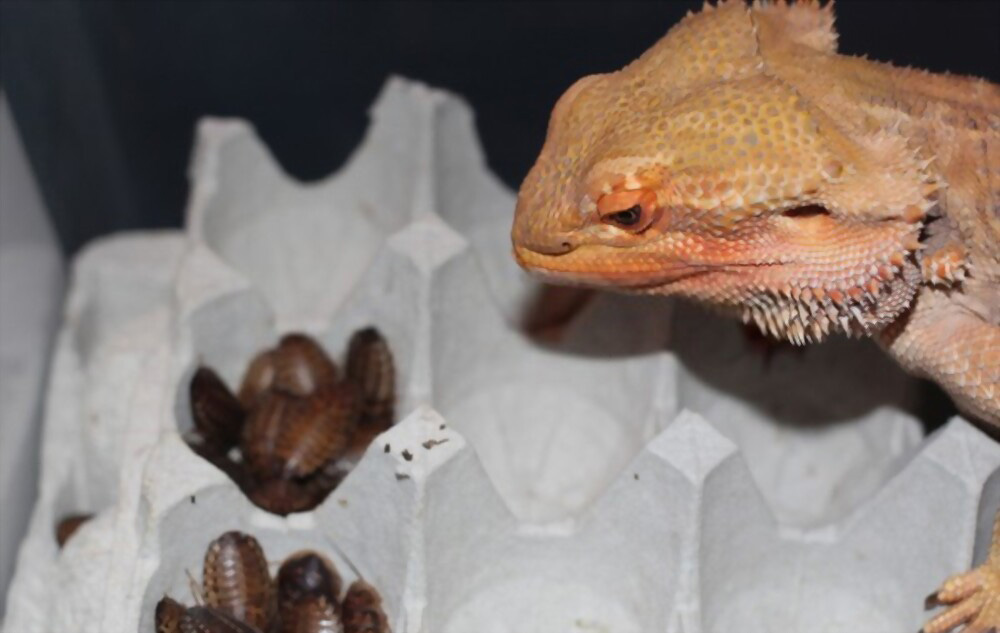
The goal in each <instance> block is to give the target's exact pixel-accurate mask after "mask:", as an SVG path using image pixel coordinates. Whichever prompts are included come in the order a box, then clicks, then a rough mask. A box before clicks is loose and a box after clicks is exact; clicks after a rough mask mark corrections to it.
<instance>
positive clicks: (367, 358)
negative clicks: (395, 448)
mask: <svg viewBox="0 0 1000 633" xmlns="http://www.w3.org/2000/svg"><path fill="white" fill-rule="evenodd" d="M345 373H346V375H347V378H348V379H350V380H353V381H354V382H356V383H357V384H358V385H359V386H360V388H361V403H362V404H361V420H360V427H362V428H365V427H368V428H372V429H377V433H381V432H382V431H384V430H386V429H388V428H389V427H390V426H392V422H393V416H394V414H395V406H396V367H395V364H394V362H393V360H392V351H390V349H389V343H388V342H387V341H386V340H385V338H384V337H383V336H382V334H381V333H380V332H379V331H378V330H377V329H375V328H373V327H368V328H364V329H362V330H358V331H357V332H355V333H354V335H353V336H351V342H350V344H349V345H348V350H347V368H346V372H345Z"/></svg>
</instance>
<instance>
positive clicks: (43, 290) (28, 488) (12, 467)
mask: <svg viewBox="0 0 1000 633" xmlns="http://www.w3.org/2000/svg"><path fill="white" fill-rule="evenodd" d="M62 289H63V267H62V256H61V255H60V250H59V245H58V244H57V243H56V238H55V234H54V233H53V231H52V227H51V226H50V224H49V220H48V216H47V214H46V211H45V205H44V204H43V203H42V199H41V196H40V195H39V193H38V187H37V186H36V184H35V180H34V177H33V176H32V173H31V167H30V166H29V165H28V161H27V157H26V156H25V154H24V147H23V146H22V145H21V139H20V137H19V136H18V134H17V129H16V128H15V127H14V119H13V117H11V113H10V108H9V107H8V106H7V99H6V97H5V96H4V95H3V93H0V617H2V616H3V613H4V612H5V604H6V596H7V584H8V582H9V581H10V577H11V575H12V574H13V573H14V560H15V556H16V554H17V547H18V544H19V543H20V541H21V537H22V536H23V535H24V531H25V528H26V527H27V526H28V517H29V516H30V512H31V508H32V506H33V505H34V502H35V493H36V489H37V485H36V484H37V482H38V464H39V459H38V439H39V437H40V432H39V430H40V427H41V406H40V405H41V395H42V389H43V387H44V382H45V376H46V368H47V367H48V359H49V347H50V342H51V338H52V334H53V333H54V331H55V326H56V325H57V322H58V318H57V317H58V310H59V305H60V302H61V300H62Z"/></svg>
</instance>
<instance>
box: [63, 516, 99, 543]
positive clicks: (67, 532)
mask: <svg viewBox="0 0 1000 633" xmlns="http://www.w3.org/2000/svg"><path fill="white" fill-rule="evenodd" d="M92 518H94V515H93V514H71V515H69V516H67V517H63V519H62V521H60V522H59V523H58V524H56V543H57V544H58V545H59V547H60V548H62V547H63V546H64V545H66V541H68V540H69V539H70V537H71V536H73V534H74V533H75V532H76V531H77V529H79V527H80V526H81V525H83V524H84V523H86V522H87V521H89V520H91V519H92Z"/></svg>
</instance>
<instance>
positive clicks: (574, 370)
mask: <svg viewBox="0 0 1000 633" xmlns="http://www.w3.org/2000/svg"><path fill="white" fill-rule="evenodd" d="M372 119H373V123H372V126H371V128H370V129H369V131H368V132H367V134H366V137H365V141H364V142H363V144H362V146H361V147H360V148H359V149H358V150H357V151H356V152H355V154H354V155H353V156H352V158H351V159H350V161H349V162H348V164H347V165H346V166H345V167H344V168H343V169H342V170H341V171H339V172H338V173H336V174H334V175H333V176H331V177H329V178H327V179H325V180H323V181H320V182H318V183H313V184H308V185H303V184H301V183H296V182H293V181H292V180H291V179H290V178H288V177H287V176H286V175H284V174H283V173H282V172H281V170H280V168H279V167H278V166H277V164H276V162H275V161H274V160H273V159H272V158H271V157H270V156H269V155H268V153H267V151H266V150H265V149H264V147H263V146H262V145H261V143H260V142H259V140H257V139H256V137H255V136H254V134H253V131H252V129H251V128H250V127H249V126H248V125H247V124H246V123H243V122H240V121H234V120H218V119H209V120H206V121H204V122H203V123H202V124H201V125H200V127H199V133H198V140H197V147H196V149H195V152H194V158H193V161H192V167H191V178H192V193H191V198H190V202H189V207H188V214H187V223H186V228H185V230H184V231H183V232H162V233H159V234H131V235H125V236H121V237H116V238H111V239H109V240H104V241H102V242H99V243H98V244H96V245H94V246H92V247H91V248H90V249H88V250H87V251H86V252H85V254H84V255H83V256H81V257H80V258H79V259H78V260H77V262H76V264H75V266H74V276H73V284H72V290H71V296H70V300H69V304H68V308H67V313H66V319H65V322H64V325H63V329H62V331H61V332H60V335H59V338H58V341H57V346H56V352H55V357H54V368H53V378H52V381H51V384H50V387H49V394H48V398H47V402H48V408H47V414H46V428H45V437H44V440H43V469H42V484H41V493H40V498H39V502H38V505H37V507H36V510H35V512H34V515H33V517H32V526H31V531H30V533H29V537H28V538H27V540H26V541H25V543H24V545H23V546H22V551H21V554H20V562H19V567H18V572H17V576H16V578H15V581H14V584H13V587H12V590H11V593H10V602H9V612H8V616H7V620H6V622H5V624H6V628H5V630H6V631H10V632H14V631H16V632H17V633H36V632H37V633H42V632H46V631H50V630H73V631H83V632H91V631H92V632H95V633H96V632H101V633H119V632H121V633H125V632H127V633H132V632H133V631H140V632H148V631H151V630H152V615H153V608H154V605H155V604H156V602H157V600H159V599H160V598H161V597H162V596H163V595H164V593H169V594H170V595H171V596H173V597H174V598H177V599H180V600H183V601H185V602H192V596H191V595H190V590H189V586H190V579H189V576H190V577H191V578H194V580H195V581H197V580H198V578H199V576H200V567H201V559H202V556H203V553H204V549H205V546H206V545H207V544H208V542H209V541H211V540H212V539H214V538H215V537H217V536H218V535H219V534H220V533H222V532H224V531H226V530H230V529H240V530H244V531H247V532H250V533H252V534H254V535H255V536H256V537H257V538H258V539H259V540H260V541H261V543H262V545H263V546H264V550H265V552H266V553H267V555H268V557H269V558H272V560H273V562H274V563H275V568H276V567H277V562H278V561H280V560H281V559H282V558H284V557H285V556H286V555H287V554H289V553H291V552H293V551H295V550H297V549H301V548H306V547H308V548H314V549H317V550H320V551H322V552H323V553H324V554H326V555H327V556H329V557H330V558H331V559H332V560H333V561H334V562H335V564H336V565H337V567H338V569H339V571H340V572H341V574H343V575H344V576H345V580H348V581H350V580H352V579H353V578H355V577H363V578H364V579H366V580H367V581H369V582H371V583H372V584H373V585H375V586H376V587H377V588H378V589H379V590H380V591H381V593H382V596H383V598H384V600H385V607H386V609H387V612H388V614H389V616H390V621H391V622H392V625H393V630H394V631H396V632H397V633H403V632H406V633H417V632H423V633H461V632H465V631H471V630H475V631H484V632H487V633H492V632H496V633H501V632H504V633H506V632H511V633H513V632H514V631H517V632H518V633H531V632H532V631H538V632H542V631H545V632H548V633H550V632H552V631H612V632H618V633H632V632H643V633H645V632H647V631H671V632H673V631H676V632H678V633H679V632H681V631H684V632H686V633H692V632H694V633H697V632H699V631H704V632H711V633H714V632H715V631H729V630H741V631H750V632H751V633H752V632H754V631H773V630H806V629H809V630H812V624H811V623H813V620H810V618H815V622H820V623H822V624H823V626H825V627H826V628H824V629H822V630H825V631H857V630H859V628H858V627H859V625H860V624H865V625H866V626H867V627H868V628H865V629H864V630H866V631H868V630H871V631H873V633H875V632H880V631H887V632H888V631H897V630H905V629H915V628H917V627H918V626H919V623H920V622H921V619H922V616H923V614H922V612H921V609H922V600H923V596H925V595H926V594H927V593H928V592H929V591H930V590H931V589H932V588H933V587H934V586H935V585H936V584H937V583H938V582H939V581H940V580H941V579H942V578H943V577H944V576H946V575H947V574H949V573H951V572H953V571H957V570H959V569H961V568H963V567H966V566H967V565H968V564H969V562H970V560H971V554H972V551H973V544H974V541H975V534H976V529H977V526H978V528H979V529H980V530H987V528H986V527H983V526H987V524H988V523H989V522H990V521H991V519H992V511H991V508H993V507H995V504H996V501H997V496H998V495H1000V492H998V484H1000V477H997V476H996V474H995V472H996V470H997V468H998V467H1000V448H998V447H997V445H996V444H994V443H991V442H990V440H988V439H987V438H985V436H983V435H982V434H981V433H980V432H978V431H976V430H975V429H974V428H973V427H971V426H970V425H969V424H968V423H966V422H964V421H962V420H961V419H955V420H953V421H952V422H950V423H949V424H948V425H947V426H946V427H945V428H943V429H942V430H940V431H939V432H938V433H937V434H936V435H935V436H933V437H931V438H929V439H928V440H926V441H923V442H921V438H920V437H919V431H918V425H917V423H916V421H915V420H914V419H913V418H912V417H910V416H909V415H908V414H906V412H905V409H906V406H908V405H909V404H910V403H911V401H912V397H913V393H914V392H913V384H914V383H913V381H911V380H910V379H908V378H906V377H905V376H904V375H903V374H902V373H901V372H899V371H898V370H897V369H895V368H894V367H892V365H891V363H890V362H889V361H888V360H886V359H884V358H882V356H881V355H878V353H877V350H874V349H872V348H871V347H870V346H868V347H865V346H864V344H861V343H859V342H857V341H842V342H835V343H833V344H831V345H825V346H820V347H818V348H816V349H810V350H809V351H807V352H805V353H804V354H803V355H802V356H794V355H779V356H776V357H775V359H774V360H773V361H772V362H773V364H772V365H769V366H767V367H763V366H762V365H761V364H760V362H759V360H755V359H754V357H753V356H752V355H750V354H748V350H747V349H746V344H745V342H743V340H742V338H741V337H740V335H739V329H738V327H737V326H735V325H734V324H733V323H731V322H729V321H725V320H719V319H715V318H712V317H707V316H705V315H703V314H701V313H698V312H694V311H693V310H692V309H691V308H689V307H687V306H684V305H674V304H672V303H670V302H667V301H663V300H652V299H639V298H635V297H619V296H611V295H607V296H599V297H596V298H594V299H593V300H592V301H591V302H590V303H589V304H587V306H586V307H585V308H584V309H583V311H582V312H581V313H580V315H579V316H578V317H577V318H576V319H575V320H574V321H573V322H571V323H570V324H569V325H568V327H567V329H566V332H565V336H564V339H563V341H562V342H560V343H558V344H552V345H541V344H539V343H536V342H533V341H532V340H531V339H529V338H528V337H527V336H526V335H525V334H523V333H522V332H521V331H520V329H519V326H518V324H519V323H520V320H521V319H520V316H521V314H522V313H523V311H524V310H525V309H526V307H527V306H528V305H530V303H531V300H532V297H533V295H534V293H536V292H537V291H538V286H537V285H536V284H535V283H534V282H532V281H531V280H529V279H528V278H527V277H526V276H525V275H524V274H523V273H521V272H520V271H519V270H518V269H517V268H516V266H515V265H514V263H513V261H512V260H511V258H510V255H509V248H510V247H509V237H508V235H509V224H510V218H511V212H512V209H513V207H514V196H513V194H512V193H511V192H510V191H509V190H507V189H505V188H504V187H503V186H502V185H500V184H499V182H498V181H497V180H496V179H495V178H494V177H493V176H492V175H490V174H489V173H488V172H487V170H486V169H485V164H484V160H483V156H482V152H481V150H480V149H479V146H478V144H477V142H476V140H475V136H474V132H473V125H472V114H471V112H470V110H469V109H468V108H467V107H466V106H465V105H464V104H463V103H462V102H461V101H460V100H458V99H456V98H455V97H452V96H450V95H447V94H446V93H443V92H440V91H435V90H431V89H429V88H427V87H425V86H423V85H421V84H417V83H414V82H408V81H405V80H402V79H393V80H390V81H389V82H388V83H387V85H386V87H385V89H384V90H383V93H382V95H381V96H380V98H379V100H378V102H377V103H376V104H375V106H374V107H373V108H372ZM367 325H375V326H376V327H378V328H379V329H380V330H381V331H382V332H383V333H384V334H385V336H386V338H387V339H388V341H389V343H390V345H391V347H392V350H393V353H394V356H395V358H396V362H397V368H398V372H399V376H398V380H397V385H398V389H399V399H400V401H399V406H398V408H397V411H400V412H402V413H403V415H401V416H400V417H401V418H402V420H401V421H400V422H399V423H398V424H397V425H396V426H394V427H393V428H392V429H390V430H389V431H387V432H386V433H384V434H383V435H381V436H379V437H378V438H376V440H375V441H374V442H373V443H372V445H371V446H370V447H369V449H368V451H367V452H366V453H365V455H364V457H363V458H362V459H361V460H360V462H359V463H358V464H357V466H356V467H355V469H354V470H353V471H352V472H351V473H350V475H348V477H347V478H346V479H345V480H344V481H343V482H342V483H341V484H340V486H339V487H338V488H337V489H336V490H335V491H334V492H333V493H332V494H331V495H330V496H329V497H328V498H327V500H326V501H325V502H324V503H323V504H322V505H320V506H319V507H317V508H316V509H315V510H313V511H311V512H306V513H300V514H293V515H289V516H288V517H278V516H276V515H272V514H269V513H267V512H265V511H263V510H261V509H259V508H257V507H255V506H253V505H252V504H250V502H249V501H247V500H246V498H245V497H244V496H243V495H242V493H241V492H240V491H239V489H238V488H237V487H236V485H235V484H234V483H233V482H232V481H230V480H229V479H228V478H227V476H226V475H224V474H223V473H222V472H221V471H219V470H218V469H216V468H215V467H214V466H212V465H211V464H209V463H208V462H206V461H204V460H202V459H201V458H200V457H198V456H196V455H195V454H194V453H193V452H192V451H191V450H190V449H189V448H188V447H187V446H186V445H185V444H184V442H183V440H182V439H181V438H182V434H183V433H184V432H185V431H186V430H187V429H189V428H190V426H191V416H190V411H189V410H190V406H189V405H190V403H189V401H188V395H187V385H188V381H189V379H190V376H191V375H192V373H193V371H194V369H195V368H196V367H197V366H198V365H199V364H205V365H209V366H211V367H213V368H215V369H216V370H218V371H219V373H220V375H221V376H222V377H223V378H224V380H226V381H227V382H228V383H229V385H230V386H234V385H235V384H236V383H237V381H238V380H239V379H240V376H241V372H242V370H243V368H245V366H246V364H247V363H248V362H249V360H250V359H251V358H252V357H253V355H254V354H255V353H256V352H257V351H258V350H260V349H261V348H263V347H267V346H270V345H273V344H274V342H275V341H276V340H277V338H278V337H279V336H280V335H281V334H283V333H285V332H287V331H290V330H303V331H306V332H308V333H310V334H312V335H314V336H316V337H317V338H319V340H320V341H321V342H322V343H323V344H324V347H326V349H327V350H329V351H330V352H331V353H333V354H335V355H336V354H339V353H340V352H341V351H342V350H343V349H344V348H345V347H346V342H347V339H348V337H349V335H350V333H351V332H352V331H354V330H355V329H357V328H359V327H363V326H367ZM866 373H867V374H868V375H874V376H877V379H878V382H879V384H878V385H877V387H875V388H873V387H872V385H871V384H870V383H871V380H867V381H862V383H863V384H860V385H859V386H857V387H855V386H854V385H855V384H857V383H855V382H852V381H853V379H854V378H855V377H856V376H855V375H856V374H863V375H864V374H866ZM877 404H882V405H883V406H881V407H878V406H876V405H877ZM897 405H898V406H897ZM695 411H696V412H697V413H695ZM775 420H779V421H777V422H776V421H775ZM810 420H811V421H814V422H824V423H829V422H831V421H832V422H835V424H831V425H829V426H828V427H827V426H822V427H818V428H810V427H809V426H808V425H807V426H805V427H803V426H799V425H796V424H795V423H801V422H803V421H810ZM78 511H93V512H97V516H96V518H95V519H94V520H92V521H91V522H90V523H87V524H85V525H84V526H83V527H81V528H80V530H79V531H78V533H77V534H76V535H75V536H74V537H73V538H72V539H71V540H70V541H69V543H68V544H67V546H66V547H65V549H64V550H62V551H61V552H60V551H58V550H57V549H56V546H55V542H54V538H53V529H54V524H55V522H56V521H57V520H58V519H59V518H60V517H61V516H62V515H64V514H68V513H70V512H78ZM987 527H988V526H987ZM987 533H988V532H987ZM982 540H983V539H982V537H980V541H982ZM979 547H980V548H981V547H982V545H981V544H980V545H979Z"/></svg>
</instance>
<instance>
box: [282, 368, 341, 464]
mask: <svg viewBox="0 0 1000 633" xmlns="http://www.w3.org/2000/svg"><path fill="white" fill-rule="evenodd" d="M359 405H360V398H359V394H358V389H357V386H356V385H355V384H354V383H351V382H340V383H335V384H332V385H327V386H324V387H322V388H321V389H319V390H317V391H316V393H314V394H313V395H312V396H310V397H308V398H303V399H301V400H300V402H299V403H298V406H296V407H295V408H294V409H293V410H291V411H290V412H289V415H288V417H287V418H286V420H285V424H284V426H283V427H282V430H281V432H280V433H279V435H278V437H277V438H276V442H275V454H276V455H277V456H278V458H279V459H280V460H281V461H282V462H283V464H284V473H285V475H286V476H289V477H306V476H308V475H311V474H312V473H314V472H316V471H317V470H319V469H320V468H322V467H323V466H324V465H326V464H327V463H328V462H330V461H331V460H334V459H337V458H339V457H341V456H342V455H343V454H344V452H345V451H346V450H347V448H348V443H349V442H350V440H351V437H352V436H353V435H354V431H355V429H356V428H357V424H358V412H359Z"/></svg>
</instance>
